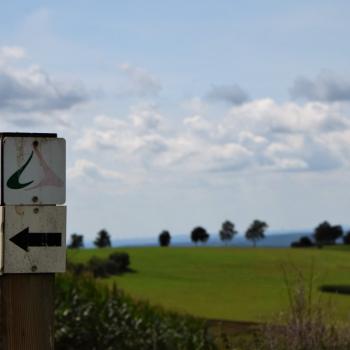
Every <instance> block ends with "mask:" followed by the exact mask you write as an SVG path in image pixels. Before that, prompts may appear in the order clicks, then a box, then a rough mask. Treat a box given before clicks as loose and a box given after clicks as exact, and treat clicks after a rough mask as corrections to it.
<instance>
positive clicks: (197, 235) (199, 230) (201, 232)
mask: <svg viewBox="0 0 350 350" xmlns="http://www.w3.org/2000/svg"><path fill="white" fill-rule="evenodd" d="M209 236H210V235H209V233H208V232H207V230H206V229H205V228H203V227H201V226H197V227H195V228H194V229H193V230H192V232H191V240H192V242H193V243H198V242H202V243H206V242H207V241H208V239H209Z"/></svg>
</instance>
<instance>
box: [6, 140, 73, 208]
mask: <svg viewBox="0 0 350 350" xmlns="http://www.w3.org/2000/svg"><path fill="white" fill-rule="evenodd" d="M1 163H2V186H1V187H2V203H3V204H5V205H7V204H10V205H11V204H15V205H18V204H23V205H25V204H41V205H45V204H64V203H65V200H66V143H65V140H64V139H63V138H57V137H40V136H39V137H35V136H33V137H20V136H19V137H12V136H10V137H6V136H5V137H3V140H2V162H1Z"/></svg>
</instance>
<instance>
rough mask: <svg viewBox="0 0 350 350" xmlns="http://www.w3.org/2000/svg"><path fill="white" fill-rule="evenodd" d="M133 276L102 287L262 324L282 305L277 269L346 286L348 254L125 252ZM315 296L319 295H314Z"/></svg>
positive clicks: (349, 312) (345, 301) (338, 301)
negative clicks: (288, 268)
mask: <svg viewBox="0 0 350 350" xmlns="http://www.w3.org/2000/svg"><path fill="white" fill-rule="evenodd" d="M116 250H117V249H112V248H105V249H83V250H69V253H68V257H69V259H70V260H71V261H73V262H85V261H87V260H88V259H89V258H90V257H91V256H99V257H106V256H108V255H109V254H110V253H111V252H112V251H116ZM122 251H126V252H127V253H129V254H130V259H131V268H132V269H134V270H136V271H137V272H135V273H129V274H125V275H123V276H116V277H112V278H109V279H106V280H103V283H107V284H110V285H112V283H113V282H117V285H118V286H119V287H121V288H122V289H124V290H125V291H126V292H127V293H129V294H130V295H132V296H133V297H135V298H137V299H145V300H149V301H150V302H151V303H153V304H158V305H162V306H164V307H166V308H168V309H171V310H174V311H178V312H185V313H190V314H193V315H196V316H200V317H206V318H212V319H228V320H242V321H263V320H268V319H270V318H271V317H272V316H273V315H274V314H275V313H276V312H278V311H280V310H281V309H283V308H285V307H286V306H287V304H288V301H287V293H286V288H285V285H284V282H283V278H282V266H283V265H285V266H296V267H298V268H299V269H301V270H303V271H305V273H306V274H308V273H310V272H311V270H312V266H313V269H314V275H315V276H316V281H315V285H316V286H318V285H322V284H350V273H349V272H350V259H349V258H350V255H349V253H350V251H349V249H290V248H285V249H276V248H271V249H269V248H256V249H249V248H212V247H210V248H209V247H208V248H206V247H193V248H173V247H171V248H158V247H152V248H128V249H122ZM315 293H317V294H318V293H319V292H317V291H316V292H315ZM323 298H324V299H327V300H328V299H329V298H331V299H332V303H333V304H334V308H335V310H336V315H337V317H338V318H339V319H346V318H348V317H349V316H350V296H344V295H332V296H329V295H327V294H323Z"/></svg>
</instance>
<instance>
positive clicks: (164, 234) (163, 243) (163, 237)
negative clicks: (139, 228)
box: [158, 231, 171, 247]
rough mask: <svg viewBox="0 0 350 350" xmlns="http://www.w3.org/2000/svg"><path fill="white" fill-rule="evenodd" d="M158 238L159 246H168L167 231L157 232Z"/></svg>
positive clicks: (168, 236) (169, 238)
mask: <svg viewBox="0 0 350 350" xmlns="http://www.w3.org/2000/svg"><path fill="white" fill-rule="evenodd" d="M158 240H159V245H160V246H161V247H167V246H169V245H170V241H171V236H170V233H169V231H162V232H161V233H160V234H159V237H158Z"/></svg>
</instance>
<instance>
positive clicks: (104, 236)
mask: <svg viewBox="0 0 350 350" xmlns="http://www.w3.org/2000/svg"><path fill="white" fill-rule="evenodd" d="M94 245H95V246H96V247H97V248H106V247H111V246H112V244H111V237H110V235H109V233H108V232H107V231H106V230H105V229H102V230H101V231H99V232H98V233H97V237H96V239H95V240H94Z"/></svg>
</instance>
